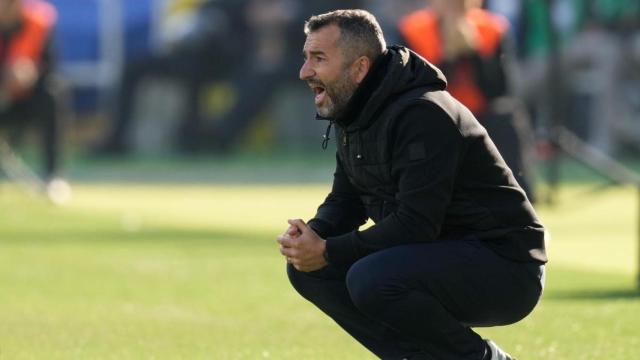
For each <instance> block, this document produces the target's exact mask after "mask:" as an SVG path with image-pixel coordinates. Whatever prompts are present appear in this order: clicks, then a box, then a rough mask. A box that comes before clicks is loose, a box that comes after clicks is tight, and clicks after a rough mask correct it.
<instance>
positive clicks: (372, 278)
mask: <svg viewBox="0 0 640 360" xmlns="http://www.w3.org/2000/svg"><path fill="white" fill-rule="evenodd" d="M346 284H347V290H348V291H349V296H350V297H351V301H352V302H353V304H354V305H355V306H356V307H357V308H358V309H359V310H360V311H362V312H363V313H365V314H368V315H375V314H378V313H380V312H382V311H384V310H385V309H386V308H387V307H388V304H389V302H390V301H391V298H392V297H393V296H395V294H394V291H393V287H394V285H393V284H392V283H391V282H390V281H389V280H388V279H387V278H386V277H385V276H383V275H382V274H381V273H380V272H377V271H375V270H374V269H371V268H370V266H368V265H367V264H366V263H360V262H358V263H356V264H355V265H354V266H353V267H352V268H351V269H350V270H349V272H348V273H347V279H346Z"/></svg>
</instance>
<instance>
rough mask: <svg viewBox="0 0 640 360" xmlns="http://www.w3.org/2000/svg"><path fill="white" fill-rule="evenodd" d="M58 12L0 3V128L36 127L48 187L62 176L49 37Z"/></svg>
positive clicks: (22, 1) (16, 1) (34, 2)
mask: <svg viewBox="0 0 640 360" xmlns="http://www.w3.org/2000/svg"><path fill="white" fill-rule="evenodd" d="M55 22H56V10H55V9H54V7H53V6H52V5H50V4H49V3H46V2H43V1H40V0H0V126H2V127H3V128H4V127H7V128H9V130H10V132H11V133H12V134H13V133H16V134H17V133H19V132H21V131H22V130H23V128H24V127H25V126H26V125H29V124H31V125H35V126H36V127H37V130H38V132H39V133H40V136H41V137H42V141H43V152H44V171H43V176H44V177H45V179H46V180H47V181H50V180H53V179H54V177H55V176H56V175H57V172H58V170H59V157H60V155H61V154H60V146H61V144H60V136H61V130H62V129H61V119H60V116H59V111H60V109H59V106H60V100H59V99H60V89H58V88H56V82H55V81H54V80H53V78H52V75H53V51H52V46H51V45H52V44H51V31H52V28H53V26H54V25H55Z"/></svg>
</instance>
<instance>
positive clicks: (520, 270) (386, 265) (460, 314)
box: [351, 240, 541, 326]
mask: <svg viewBox="0 0 640 360" xmlns="http://www.w3.org/2000/svg"><path fill="white" fill-rule="evenodd" d="M532 266H533V267H537V265H528V264H524V263H516V262H513V261H510V260H507V259H505V258H502V257H500V256H499V255H497V254H495V253H494V252H493V251H492V250H491V249H489V248H488V247H487V246H486V245H485V244H484V242H482V241H478V240H458V241H442V242H433V243H423V244H412V245H403V246H397V247H393V248H390V249H387V250H383V251H379V252H377V253H374V254H372V255H370V256H367V257H365V258H363V259H361V260H359V261H358V262H356V264H355V265H354V266H353V267H352V269H351V271H355V272H358V271H362V270H363V269H366V270H365V271H366V272H367V273H368V275H367V276H369V277H370V278H375V279H376V280H375V281H377V282H379V283H380V284H381V286H390V287H392V288H395V289H406V290H411V291H414V290H418V291H426V292H428V293H429V294H430V295H431V296H433V297H435V298H436V299H438V301H439V302H440V303H441V304H442V305H443V306H444V307H445V308H446V309H447V311H449V312H450V313H451V314H452V315H453V316H454V317H455V318H456V319H458V320H459V321H460V322H462V323H464V324H466V325H469V326H495V325H505V324H510V323H513V322H516V321H518V320H520V319H522V318H523V317H524V316H526V315H527V314H528V313H529V312H530V311H531V310H532V309H533V307H534V306H535V304H536V303H537V301H538V299H539V296H540V293H541V286H540V283H539V280H538V279H536V276H535V274H533V273H532V269H531V267H532Z"/></svg>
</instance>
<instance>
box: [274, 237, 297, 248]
mask: <svg viewBox="0 0 640 360" xmlns="http://www.w3.org/2000/svg"><path fill="white" fill-rule="evenodd" d="M293 241H294V240H293V239H292V238H291V237H290V236H289V235H280V236H278V244H280V245H281V246H284V247H291V246H292V245H293Z"/></svg>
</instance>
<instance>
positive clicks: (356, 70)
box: [353, 56, 371, 85]
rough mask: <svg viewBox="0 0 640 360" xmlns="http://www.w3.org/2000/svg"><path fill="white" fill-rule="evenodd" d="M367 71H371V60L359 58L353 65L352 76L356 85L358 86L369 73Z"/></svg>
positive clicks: (363, 57) (364, 57)
mask: <svg viewBox="0 0 640 360" xmlns="http://www.w3.org/2000/svg"><path fill="white" fill-rule="evenodd" d="M369 69H371V60H369V58H368V57H366V56H360V57H359V58H358V59H356V61H355V62H354V63H353V74H354V78H355V81H356V84H358V85H359V84H360V83H361V82H362V80H364V77H365V76H367V74H368V73H369Z"/></svg>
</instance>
